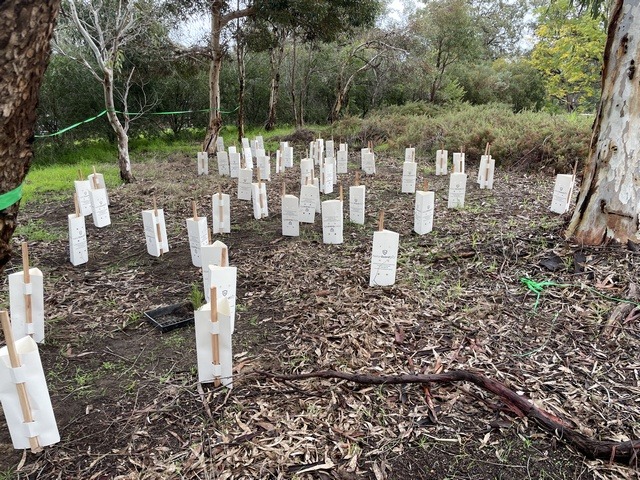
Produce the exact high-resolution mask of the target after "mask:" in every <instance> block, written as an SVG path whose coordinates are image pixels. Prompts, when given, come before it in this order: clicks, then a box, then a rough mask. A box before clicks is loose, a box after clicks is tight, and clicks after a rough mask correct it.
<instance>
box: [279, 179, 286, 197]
mask: <svg viewBox="0 0 640 480" xmlns="http://www.w3.org/2000/svg"><path fill="white" fill-rule="evenodd" d="M286 194H287V184H286V183H285V182H284V180H283V181H282V191H281V192H280V196H281V197H284V196H285V195H286Z"/></svg>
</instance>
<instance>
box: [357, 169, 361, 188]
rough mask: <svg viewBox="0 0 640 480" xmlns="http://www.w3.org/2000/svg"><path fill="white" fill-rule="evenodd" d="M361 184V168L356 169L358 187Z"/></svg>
mask: <svg viewBox="0 0 640 480" xmlns="http://www.w3.org/2000/svg"><path fill="white" fill-rule="evenodd" d="M359 186H360V170H358V171H356V187H359Z"/></svg>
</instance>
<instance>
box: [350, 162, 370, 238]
mask: <svg viewBox="0 0 640 480" xmlns="http://www.w3.org/2000/svg"><path fill="white" fill-rule="evenodd" d="M365 197H366V187H365V186H364V185H360V172H359V171H356V178H355V185H352V186H351V187H349V221H350V222H351V223H356V224H358V225H364V221H365V218H364V215H365Z"/></svg>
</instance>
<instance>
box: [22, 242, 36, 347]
mask: <svg viewBox="0 0 640 480" xmlns="http://www.w3.org/2000/svg"><path fill="white" fill-rule="evenodd" d="M22 281H23V282H24V283H25V285H26V284H28V283H31V272H30V271H29V247H28V246H27V242H22ZM24 310H25V323H26V324H27V325H30V324H31V323H33V313H32V308H31V294H26V293H25V294H24ZM29 336H30V337H31V338H33V334H32V333H30V334H29Z"/></svg>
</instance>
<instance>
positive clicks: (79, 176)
mask: <svg viewBox="0 0 640 480" xmlns="http://www.w3.org/2000/svg"><path fill="white" fill-rule="evenodd" d="M78 180H80V181H82V180H84V179H83V178H82V172H81V171H80V169H78Z"/></svg>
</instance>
